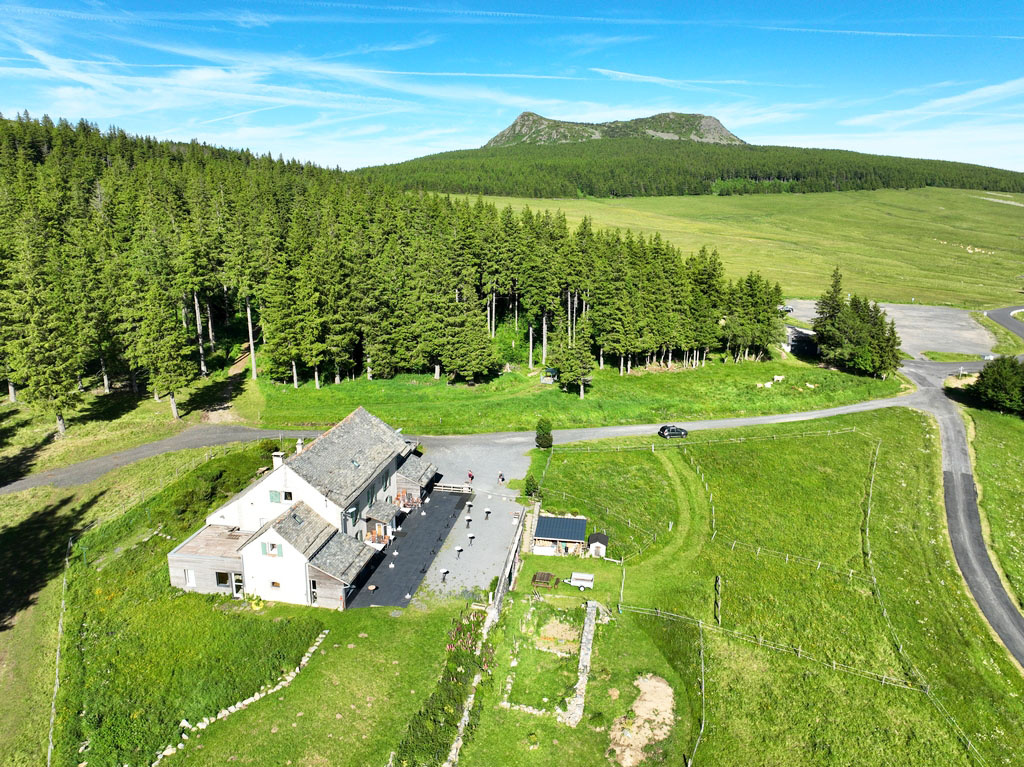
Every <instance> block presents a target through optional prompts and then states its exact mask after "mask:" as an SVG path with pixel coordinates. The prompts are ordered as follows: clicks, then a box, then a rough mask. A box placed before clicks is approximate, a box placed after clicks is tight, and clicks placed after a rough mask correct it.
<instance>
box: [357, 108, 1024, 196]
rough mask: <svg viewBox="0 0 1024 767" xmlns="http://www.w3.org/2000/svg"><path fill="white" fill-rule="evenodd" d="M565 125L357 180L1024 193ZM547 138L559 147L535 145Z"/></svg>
mask: <svg viewBox="0 0 1024 767" xmlns="http://www.w3.org/2000/svg"><path fill="white" fill-rule="evenodd" d="M565 126H576V127H574V128H572V131H577V129H579V128H580V126H581V124H579V123H575V124H574V123H565V124H561V125H559V126H555V127H551V126H547V127H544V126H543V125H542V126H540V127H537V126H534V127H535V128H536V130H534V129H533V128H529V127H528V126H527V127H525V128H524V129H523V132H522V133H521V134H519V135H518V137H510V136H506V137H505V138H504V139H502V140H503V141H513V140H516V141H518V143H513V144H509V145H503V146H487V147H483V148H481V149H467V150H461V151H455V152H444V153H441V154H434V155H428V156H426V157H420V158H418V159H415V160H409V161H407V162H403V163H397V164H395V165H384V166H378V167H373V168H363V169H361V170H358V171H354V173H355V174H356V175H359V176H362V177H366V178H369V179H371V180H373V181H375V182H384V183H387V184H390V185H394V186H397V187H401V188H403V189H412V190H426V191H436V192H450V193H462V194H488V195H503V196H511V197H651V196H663V195H692V194H752V193H776V192H833V191H848V190H855V189H909V188H917V187H925V186H934V187H956V188H961V189H986V190H991V191H997V192H1022V191H1024V173H1017V172H1013V171H1008V170H1000V169H997V168H987V167H984V166H980V165H969V164H967V163H957V162H946V161H942V160H917V159H909V158H905V157H887V156H883V155H872V154H861V153H859V152H847V151H842V150H835V149H800V148H796V147H778V146H753V145H749V144H714V143H706V142H698V141H662V140H652V138H651V137H650V136H648V137H647V138H636V137H632V138H629V137H626V138H607V139H602V140H583V139H578V138H572V136H574V135H577V133H573V132H571V131H570V129H569V128H567V127H565ZM512 127H514V126H512ZM508 130H511V127H510V128H509V129H508ZM645 130H646V129H645ZM531 131H532V132H531ZM537 131H539V133H537ZM503 133H505V131H503ZM541 135H543V136H546V137H547V139H551V140H555V141H557V142H558V143H547V144H540V143H530V142H531V141H533V140H534V139H539V137H540V136H541ZM730 135H731V134H730ZM501 136H502V134H499V135H498V136H496V137H495V139H492V141H496V140H498V139H499V138H500V137H501ZM531 136H532V137H533V138H531ZM560 137H561V138H560ZM567 142H571V143H567Z"/></svg>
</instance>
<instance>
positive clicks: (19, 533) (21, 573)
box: [0, 493, 103, 631]
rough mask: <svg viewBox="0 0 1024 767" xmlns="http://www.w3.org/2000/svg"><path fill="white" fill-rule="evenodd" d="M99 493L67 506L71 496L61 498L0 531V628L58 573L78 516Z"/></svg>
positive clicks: (31, 602) (75, 531)
mask: <svg viewBox="0 0 1024 767" xmlns="http://www.w3.org/2000/svg"><path fill="white" fill-rule="evenodd" d="M102 496H103V493H97V494H96V495H94V496H92V497H91V498H89V499H88V500H85V501H83V502H82V503H80V504H77V505H76V506H75V507H74V508H70V509H69V508H67V507H68V504H69V502H70V500H71V498H70V497H68V498H64V499H62V500H60V501H58V502H56V503H53V504H50V505H48V506H46V507H44V508H42V509H39V510H38V511H35V512H33V513H32V514H31V515H30V516H29V517H27V518H25V519H24V520H22V521H21V522H19V523H18V524H16V525H11V526H10V527H5V528H3V529H2V530H0V573H3V584H4V585H3V588H2V589H0V631H7V630H8V629H10V628H11V627H12V626H13V624H14V617H15V616H16V615H17V614H18V613H19V612H21V611H22V610H24V609H25V608H27V607H31V606H32V605H34V604H35V603H36V598H37V596H38V594H39V591H40V590H41V589H42V588H43V587H44V586H46V584H47V583H48V582H49V581H50V580H51V579H52V578H53V577H54V576H56V575H57V574H58V573H60V571H61V569H62V568H63V567H64V557H65V555H66V553H67V550H68V540H69V538H70V537H71V536H74V535H78V534H79V533H80V532H81V531H82V529H83V525H82V523H81V520H82V516H83V515H84V514H85V513H86V512H87V511H89V509H91V508H92V507H93V506H94V505H95V504H96V502H97V501H98V500H99V499H100V498H101V497H102Z"/></svg>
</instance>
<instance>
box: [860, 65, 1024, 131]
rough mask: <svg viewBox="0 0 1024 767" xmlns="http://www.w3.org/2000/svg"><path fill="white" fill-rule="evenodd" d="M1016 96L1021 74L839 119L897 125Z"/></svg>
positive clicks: (1022, 89) (1023, 80)
mask: <svg viewBox="0 0 1024 767" xmlns="http://www.w3.org/2000/svg"><path fill="white" fill-rule="evenodd" d="M1018 96H1024V77H1019V78H1017V79H1014V80H1007V81H1006V82H1002V83H997V84H996V85H986V86H983V87H981V88H974V89H973V90H969V91H966V92H964V93H959V94H957V95H955V96H946V97H944V98H939V99H931V100H929V101H925V102H923V103H921V104H918V105H917V106H913V107H909V108H907V109H891V110H888V111H885V112H876V113H874V114H867V115H861V116H859V117H851V118H849V119H846V120H842V121H840V125H882V126H884V127H888V128H899V127H903V126H906V125H910V124H912V123H916V122H921V121H922V120H928V119H931V118H932V117H937V116H943V115H956V114H960V113H962V112H964V110H969V109H971V108H972V107H976V106H982V105H984V104H991V103H993V102H998V101H1005V100H1006V99H1011V98H1015V97H1018ZM1018 129H1019V128H1018Z"/></svg>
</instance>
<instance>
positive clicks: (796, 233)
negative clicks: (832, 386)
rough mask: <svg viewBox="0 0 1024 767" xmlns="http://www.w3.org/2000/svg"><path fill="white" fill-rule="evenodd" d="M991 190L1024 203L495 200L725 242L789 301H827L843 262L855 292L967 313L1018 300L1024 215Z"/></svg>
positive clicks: (896, 193) (954, 193)
mask: <svg viewBox="0 0 1024 767" xmlns="http://www.w3.org/2000/svg"><path fill="white" fill-rule="evenodd" d="M984 197H990V198H995V199H1002V200H1010V201H1013V202H1018V203H1022V202H1024V195H1020V194H1016V195H1009V194H999V195H996V194H993V193H987V192H978V191H972V190H963V189H911V190H891V189H889V190H879V191H872V192H867V191H862V192H833V193H828V194H765V195H749V196H741V197H716V196H693V197H629V198H620V199H584V200H569V199H564V200H534V199H526V198H510V197H489V198H485V199H487V200H489V201H491V202H494V203H495V204H497V205H499V206H504V205H506V204H510V205H512V206H513V207H516V208H519V207H522V206H529V207H530V208H532V209H544V208H549V209H551V208H559V209H561V210H562V211H564V212H565V215H566V218H567V219H568V221H569V223H570V224H575V223H577V222H578V221H579V220H580V219H582V218H583V217H584V216H590V217H591V218H592V219H593V221H594V224H595V225H597V226H605V227H620V228H623V229H632V230H634V231H643V232H646V233H649V234H653V233H654V232H660V233H661V235H662V236H663V237H664V238H666V239H667V240H668V241H669V242H672V243H673V244H675V245H677V246H679V247H680V248H682V249H683V250H684V251H685V252H692V251H696V250H698V249H699V248H700V247H702V246H704V245H708V246H712V247H716V248H718V250H719V252H720V253H721V255H722V260H723V261H724V263H725V266H726V270H727V273H728V275H729V276H731V277H740V276H742V275H744V274H746V273H747V272H748V271H749V270H751V269H756V270H758V271H760V272H761V273H762V274H763V275H764V276H765V277H768V278H769V279H771V280H772V281H776V280H777V281H778V282H779V283H780V284H781V285H782V288H783V290H785V291H786V295H787V296H789V297H791V298H817V297H818V296H819V295H820V294H821V293H822V291H823V290H824V289H825V287H827V285H828V279H829V275H831V273H832V269H833V268H834V267H835V266H837V265H838V266H839V267H840V268H841V269H842V271H843V279H844V285H846V287H847V288H848V289H849V290H851V291H854V292H857V293H862V294H863V295H866V296H868V297H869V298H871V299H872V300H875V301H888V302H893V303H910V302H911V299H914V300H916V301H917V302H918V303H922V304H939V305H942V304H948V305H950V306H958V307H965V308H969V309H977V308H993V307H1000V306H1010V305H1013V304H1019V303H1021V301H1022V300H1024V299H1022V292H1024V280H1021V279H1020V275H1021V274H1024V240H1022V239H1021V237H1020V236H1019V235H1020V230H1021V221H1022V216H1024V212H1022V210H1021V208H1019V207H1016V206H1014V205H1006V204H1002V205H1001V204H998V203H995V202H990V201H989V200H985V199H979V198H984ZM968 248H970V249H971V251H972V252H968V250H967V249H968Z"/></svg>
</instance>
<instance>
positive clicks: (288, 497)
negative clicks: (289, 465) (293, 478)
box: [284, 490, 292, 501]
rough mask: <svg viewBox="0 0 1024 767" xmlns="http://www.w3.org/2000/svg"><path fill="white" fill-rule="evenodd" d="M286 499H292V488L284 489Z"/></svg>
mask: <svg viewBox="0 0 1024 767" xmlns="http://www.w3.org/2000/svg"><path fill="white" fill-rule="evenodd" d="M284 499H285V500H286V501H290V500H291V499H292V491H291V490H285V491H284Z"/></svg>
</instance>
